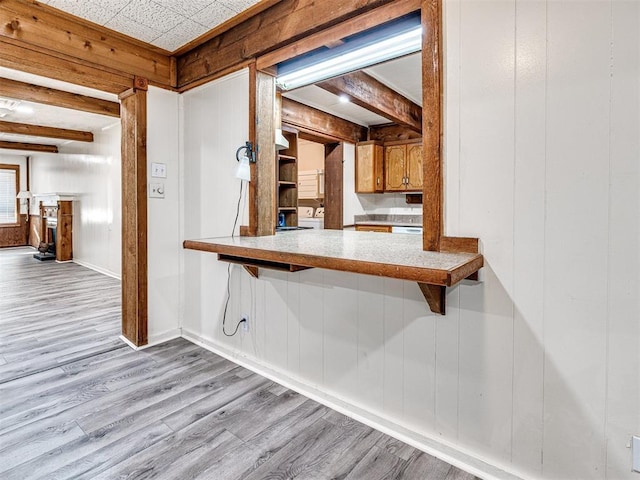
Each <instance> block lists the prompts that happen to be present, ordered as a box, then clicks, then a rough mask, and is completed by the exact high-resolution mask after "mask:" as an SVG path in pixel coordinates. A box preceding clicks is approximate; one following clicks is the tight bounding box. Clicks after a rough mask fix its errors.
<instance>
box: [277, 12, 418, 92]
mask: <svg viewBox="0 0 640 480" xmlns="http://www.w3.org/2000/svg"><path fill="white" fill-rule="evenodd" d="M421 48H422V26H421V24H420V16H419V15H409V16H407V17H403V18H401V19H399V20H396V21H393V22H389V23H387V24H385V25H383V26H381V27H379V28H375V29H371V30H369V31H367V32H364V33H363V34H360V35H355V36H354V37H352V38H347V39H345V42H344V43H343V44H342V45H340V46H338V47H335V48H332V49H329V50H326V49H321V50H317V51H316V52H315V53H314V52H311V53H309V54H307V55H304V56H302V57H300V58H295V59H293V60H290V61H287V62H282V63H281V64H280V65H278V77H277V78H276V84H277V85H278V86H279V87H280V88H282V89H283V90H290V89H292V88H298V87H302V86H304V85H309V84H312V83H315V82H318V81H320V80H326V79H327V78H331V77H336V76H339V75H343V74H345V73H348V72H353V71H355V70H359V69H361V68H366V67H370V66H372V65H375V64H378V63H381V62H384V61H387V60H391V59H393V58H397V57H400V56H403V55H408V54H410V53H415V52H418V51H420V50H421Z"/></svg>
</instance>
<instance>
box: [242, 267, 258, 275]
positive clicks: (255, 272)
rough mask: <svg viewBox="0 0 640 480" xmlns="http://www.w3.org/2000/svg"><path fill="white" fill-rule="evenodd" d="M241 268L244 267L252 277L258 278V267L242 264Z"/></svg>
mask: <svg viewBox="0 0 640 480" xmlns="http://www.w3.org/2000/svg"><path fill="white" fill-rule="evenodd" d="M242 268H244V269H245V270H246V271H247V272H248V273H249V275H251V276H252V277H253V278H258V267H256V266H254V265H242Z"/></svg>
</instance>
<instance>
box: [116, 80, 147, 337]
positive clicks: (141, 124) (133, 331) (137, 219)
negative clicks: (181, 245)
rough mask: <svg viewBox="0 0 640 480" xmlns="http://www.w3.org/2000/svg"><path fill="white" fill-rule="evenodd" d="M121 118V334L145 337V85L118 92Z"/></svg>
mask: <svg viewBox="0 0 640 480" xmlns="http://www.w3.org/2000/svg"><path fill="white" fill-rule="evenodd" d="M120 102H121V122H122V335H123V336H124V337H125V338H127V340H129V341H130V342H131V343H133V344H134V345H136V346H141V345H146V343H147V341H148V339H147V320H148V319H147V86H146V81H144V79H140V78H136V79H135V80H134V87H133V88H131V89H129V90H127V91H125V92H123V93H121V94H120Z"/></svg>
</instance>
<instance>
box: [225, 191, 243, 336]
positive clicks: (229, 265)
mask: <svg viewBox="0 0 640 480" xmlns="http://www.w3.org/2000/svg"><path fill="white" fill-rule="evenodd" d="M243 184H244V182H243V181H242V180H240V196H239V197H238V206H237V207H236V219H235V220H234V221H233V230H231V238H233V237H235V234H236V226H237V225H238V217H239V216H240V203H241V202H242V187H243ZM230 299H231V264H228V265H227V299H226V300H225V302H224V313H223V314H222V333H224V335H225V337H233V336H234V335H235V334H236V333H238V329H239V328H240V324H242V323H244V322H246V320H245V319H244V318H243V319H242V320H240V321H239V322H238V324H237V325H236V328H235V330H234V331H233V333H227V331H226V330H225V324H226V322H227V310H228V308H229V300H230Z"/></svg>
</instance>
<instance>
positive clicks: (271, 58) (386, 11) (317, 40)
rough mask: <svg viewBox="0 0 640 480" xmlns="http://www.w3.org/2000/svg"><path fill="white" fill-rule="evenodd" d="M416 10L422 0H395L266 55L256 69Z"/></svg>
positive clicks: (259, 61) (259, 59)
mask: <svg viewBox="0 0 640 480" xmlns="http://www.w3.org/2000/svg"><path fill="white" fill-rule="evenodd" d="M417 10H420V0H395V1H393V2H391V3H387V4H385V5H382V6H379V7H377V8H374V9H371V10H369V11H365V12H364V13H361V14H360V15H357V16H355V17H353V18H351V19H347V20H345V21H343V22H341V23H340V24H338V25H335V26H332V27H330V28H326V29H324V30H322V31H321V32H318V33H315V34H313V35H308V36H306V37H304V38H301V39H300V40H298V41H296V42H292V43H290V44H288V45H286V46H284V47H281V48H279V49H277V50H275V51H273V52H268V53H265V54H264V55H262V56H260V57H259V58H258V59H257V64H256V66H257V68H258V70H262V71H264V70H267V69H269V68H272V67H273V66H275V65H277V64H278V63H280V62H283V61H285V60H289V59H291V58H294V57H297V56H298V55H302V54H304V53H307V52H310V51H312V50H315V49H316V48H320V47H323V46H325V45H330V44H332V43H333V42H335V41H336V40H337V39H342V38H345V37H348V36H350V35H353V34H356V33H360V32H363V31H365V30H368V29H370V28H373V27H376V26H378V25H380V24H382V23H386V22H388V21H390V20H394V19H396V18H399V17H402V16H403V15H407V14H409V13H411V12H415V11H417Z"/></svg>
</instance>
